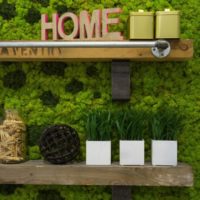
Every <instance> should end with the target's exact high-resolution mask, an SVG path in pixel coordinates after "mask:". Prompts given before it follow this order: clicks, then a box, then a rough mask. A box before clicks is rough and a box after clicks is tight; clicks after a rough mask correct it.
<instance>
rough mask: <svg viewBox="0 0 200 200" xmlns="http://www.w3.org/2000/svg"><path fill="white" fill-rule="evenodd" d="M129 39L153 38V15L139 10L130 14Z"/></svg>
mask: <svg viewBox="0 0 200 200" xmlns="http://www.w3.org/2000/svg"><path fill="white" fill-rule="evenodd" d="M129 20H130V21H129V38H130V39H131V40H140V39H153V38H154V13H153V12H145V11H143V10H139V11H138V12H130V19H129Z"/></svg>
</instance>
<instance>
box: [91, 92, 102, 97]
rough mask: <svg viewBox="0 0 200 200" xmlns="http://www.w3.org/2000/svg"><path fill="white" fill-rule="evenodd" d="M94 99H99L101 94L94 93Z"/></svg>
mask: <svg viewBox="0 0 200 200" xmlns="http://www.w3.org/2000/svg"><path fill="white" fill-rule="evenodd" d="M93 97H94V99H99V98H101V92H98V91H95V92H94V94H93Z"/></svg>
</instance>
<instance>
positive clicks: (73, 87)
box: [65, 79, 84, 94]
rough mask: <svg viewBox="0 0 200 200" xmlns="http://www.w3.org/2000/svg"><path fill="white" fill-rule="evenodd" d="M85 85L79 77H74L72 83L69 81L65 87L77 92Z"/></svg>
mask: <svg viewBox="0 0 200 200" xmlns="http://www.w3.org/2000/svg"><path fill="white" fill-rule="evenodd" d="M83 88H84V86H83V83H82V82H81V81H78V80H77V79H72V81H71V82H70V83H68V84H67V85H66V87H65V90H66V91H67V92H71V93H72V94H76V93H78V92H80V91H81V90H83Z"/></svg>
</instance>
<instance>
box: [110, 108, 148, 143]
mask: <svg viewBox="0 0 200 200" xmlns="http://www.w3.org/2000/svg"><path fill="white" fill-rule="evenodd" d="M114 127H115V130H116V132H117V134H118V135H119V138H120V140H143V139H144V137H143V136H144V132H145V130H146V127H147V120H146V113H145V112H144V111H142V110H133V109H132V110H128V109H127V110H121V111H118V112H115V113H114Z"/></svg>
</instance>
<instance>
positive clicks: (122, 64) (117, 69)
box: [111, 61, 131, 100]
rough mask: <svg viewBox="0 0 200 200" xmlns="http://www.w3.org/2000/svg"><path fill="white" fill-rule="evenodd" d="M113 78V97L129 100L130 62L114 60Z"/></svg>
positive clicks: (114, 98)
mask: <svg viewBox="0 0 200 200" xmlns="http://www.w3.org/2000/svg"><path fill="white" fill-rule="evenodd" d="M111 76H112V77H111V79H112V99H113V100H129V99H130V85H131V81H130V62H129V61H112V70H111Z"/></svg>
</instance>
